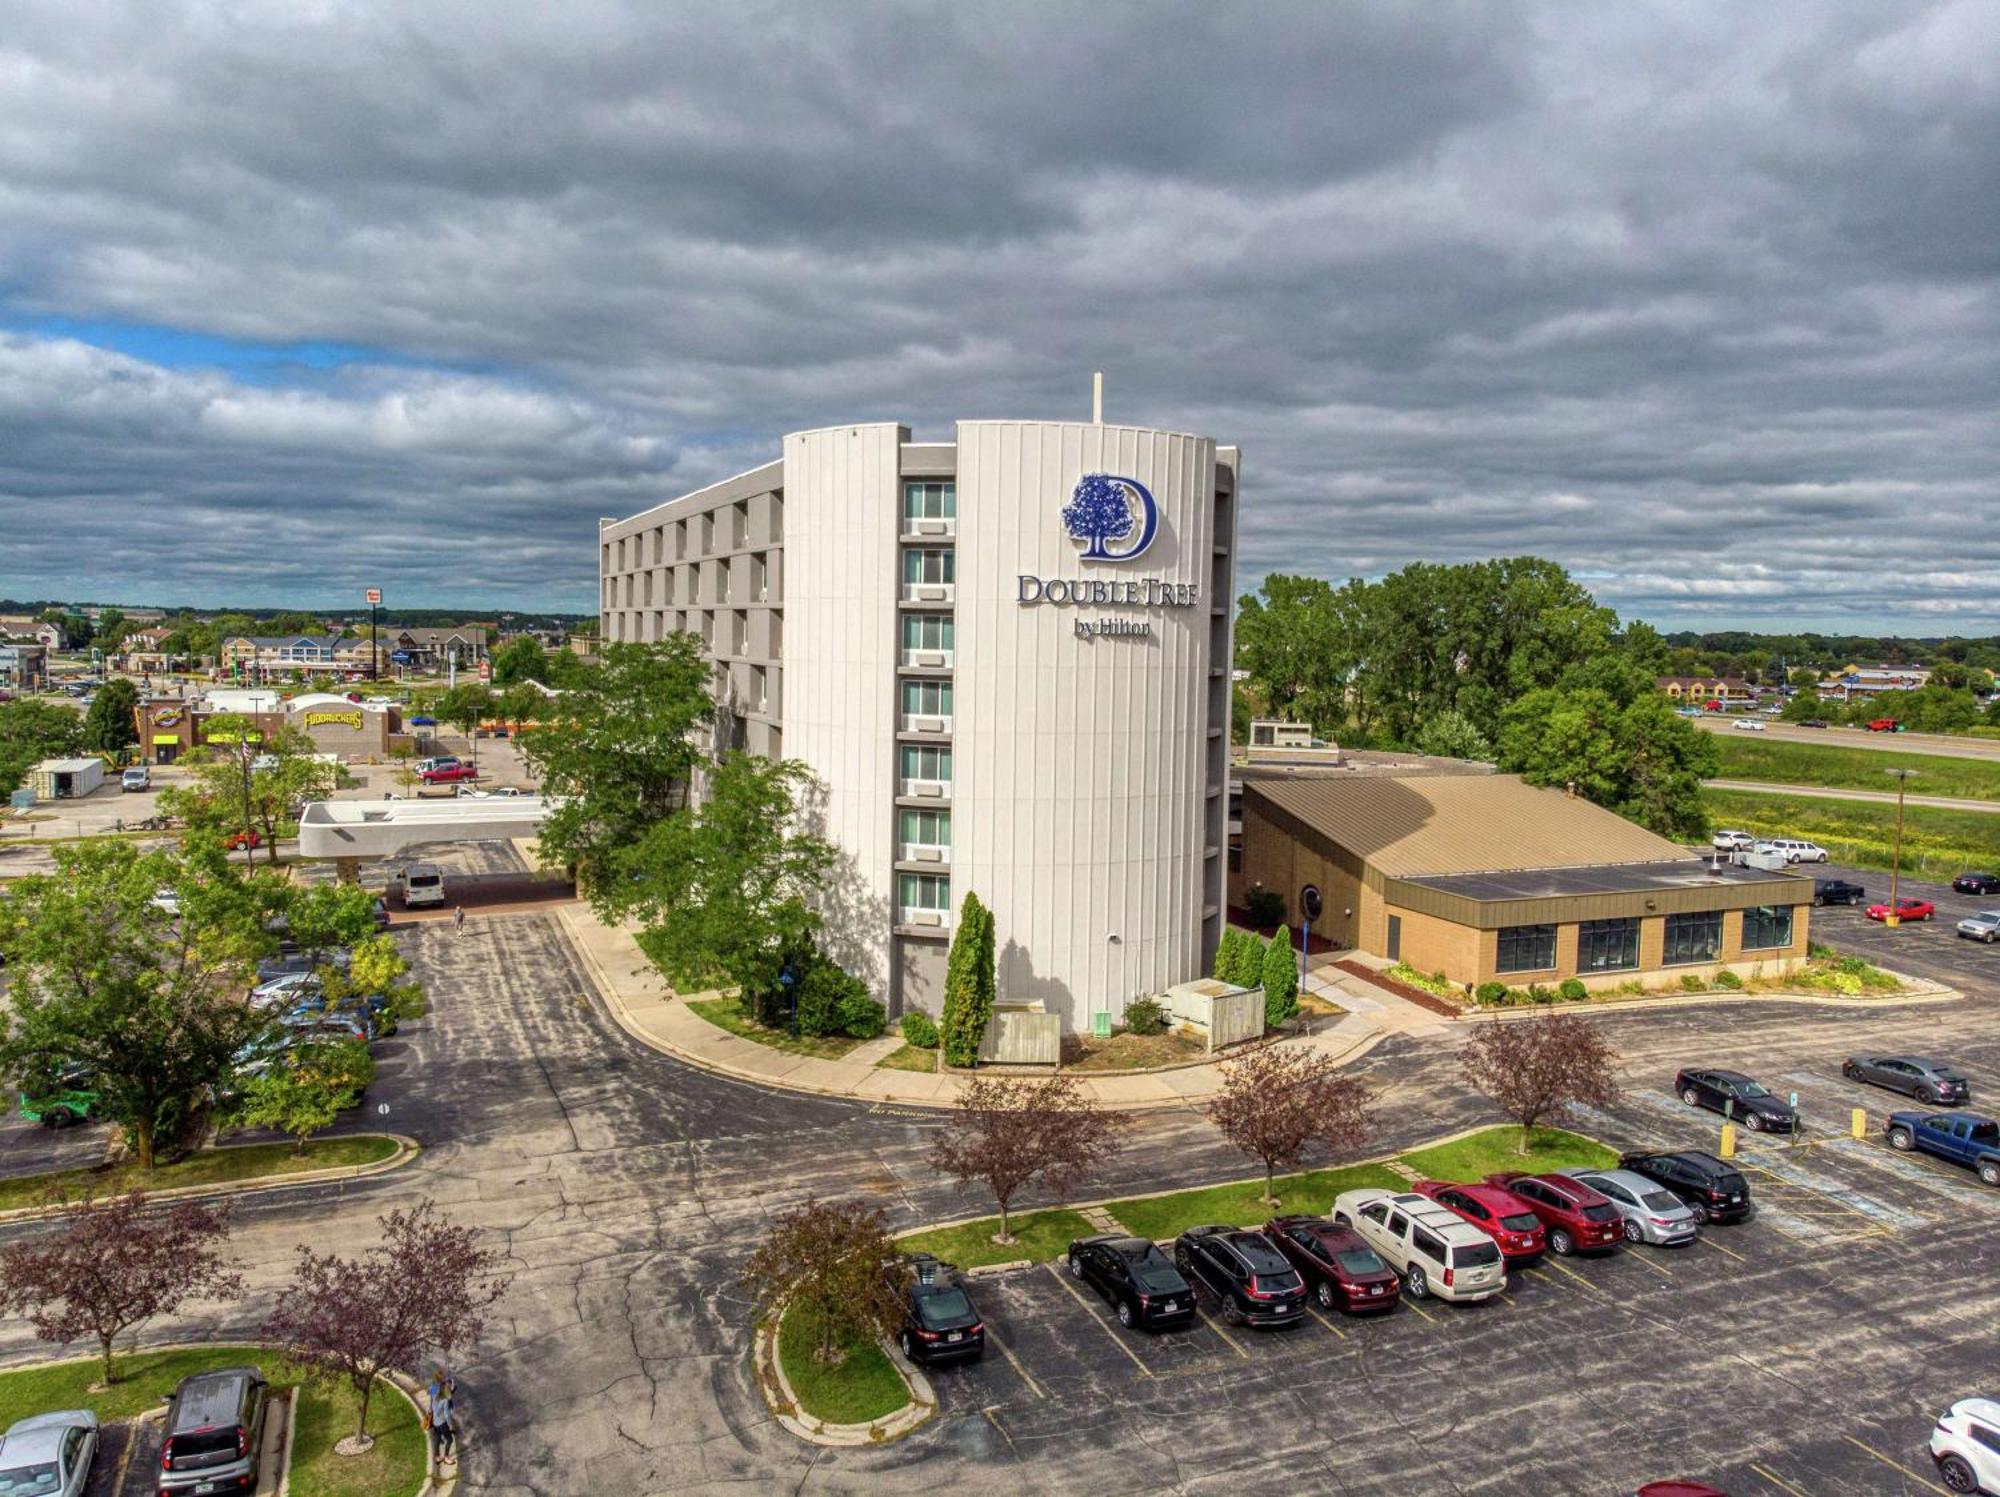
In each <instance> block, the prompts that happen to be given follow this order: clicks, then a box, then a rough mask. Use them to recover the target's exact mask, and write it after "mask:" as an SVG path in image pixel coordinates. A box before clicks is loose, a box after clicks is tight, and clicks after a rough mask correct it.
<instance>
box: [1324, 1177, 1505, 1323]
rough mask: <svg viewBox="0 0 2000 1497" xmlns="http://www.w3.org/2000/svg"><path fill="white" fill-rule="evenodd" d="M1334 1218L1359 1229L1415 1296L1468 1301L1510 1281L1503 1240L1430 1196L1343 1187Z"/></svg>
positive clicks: (1488, 1295)
mask: <svg viewBox="0 0 2000 1497" xmlns="http://www.w3.org/2000/svg"><path fill="white" fill-rule="evenodd" d="M1333 1220H1334V1223H1335V1224H1336V1225H1338V1226H1343V1227H1352V1228H1354V1230H1355V1231H1357V1232H1359V1233H1360V1234H1361V1236H1362V1240H1363V1241H1365V1242H1366V1243H1367V1244H1368V1245H1369V1246H1370V1247H1372V1248H1373V1249H1375V1251H1376V1252H1377V1253H1378V1254H1379V1255H1381V1257H1382V1259H1383V1261H1384V1262H1386V1263H1387V1264H1388V1265H1389V1266H1390V1267H1391V1268H1393V1269H1395V1270H1396V1272H1397V1273H1399V1274H1401V1275H1402V1276H1403V1283H1404V1286H1405V1287H1406V1288H1407V1289H1408V1290H1409V1292H1410V1297H1411V1298H1412V1299H1423V1298H1424V1297H1425V1296H1427V1295H1432V1294H1435V1295H1436V1296H1437V1297H1438V1298H1439V1299H1448V1300H1457V1301H1460V1302H1467V1303H1469V1302H1471V1301H1475V1300H1483V1299H1491V1298H1493V1296H1494V1295H1496V1294H1498V1293H1499V1292H1500V1291H1501V1290H1503V1289H1505V1288H1506V1287H1507V1266H1506V1264H1505V1263H1503V1262H1502V1261H1501V1258H1500V1244H1499V1243H1497V1242H1495V1241H1494V1240H1493V1239H1492V1238H1491V1237H1488V1236H1487V1235H1486V1234H1485V1233H1484V1232H1482V1231H1480V1230H1479V1228H1477V1227H1475V1226H1473V1225H1472V1223H1470V1222H1468V1221H1467V1220H1466V1219H1465V1218H1464V1217H1462V1216H1460V1215H1459V1214H1458V1213H1457V1212H1456V1211H1453V1210H1451V1209H1450V1208H1449V1207H1447V1206H1440V1205H1439V1204H1438V1203H1437V1202H1436V1201H1433V1200H1431V1199H1429V1198H1428V1197H1426V1196H1420V1195H1413V1194H1404V1195H1398V1194H1396V1193H1395V1192H1394V1191H1388V1190H1382V1189H1379V1188H1377V1189H1367V1188H1364V1189H1361V1190H1343V1191H1342V1192H1341V1193H1340V1194H1339V1195H1337V1196H1335V1197H1334V1199H1333Z"/></svg>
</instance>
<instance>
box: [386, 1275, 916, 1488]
mask: <svg viewBox="0 0 2000 1497" xmlns="http://www.w3.org/2000/svg"><path fill="white" fill-rule="evenodd" d="M783 1313H784V1312H783V1311H782V1310H780V1311H779V1312H778V1315H782V1314H783ZM778 1315H774V1316H770V1317H768V1318H766V1319H765V1320H762V1321H760V1322H759V1323H758V1325H757V1336H756V1341H755V1343H754V1345H753V1346H752V1347H751V1352H750V1357H751V1368H752V1371H753V1372H754V1373H755V1374H756V1378H757V1386H758V1387H759V1388H761V1389H762V1390H763V1393H764V1402H765V1403H766V1404H768V1405H769V1406H770V1409H771V1414H772V1416H773V1417H774V1418H776V1419H777V1421H778V1423H779V1424H781V1425H782V1426H784V1428H785V1430H786V1431H787V1432H788V1433H790V1434H793V1435H796V1436H797V1437H798V1438H799V1439H801V1440H805V1441H807V1442H809V1443H811V1444H814V1445H828V1446H833V1447H836V1448H851V1447H853V1446H857V1445H884V1444H887V1443H888V1442H889V1441H891V1440H900V1439H902V1438H903V1437H904V1436H905V1435H907V1434H910V1433H911V1432H912V1431H914V1430H916V1429H917V1428H918V1427H919V1426H921V1425H923V1424H925V1423H927V1422H928V1421H929V1420H930V1418H931V1416H932V1415H934V1414H936V1413H937V1409H938V1400H937V1390H936V1389H934V1388H932V1387H931V1382H930V1379H929V1378H927V1377H925V1376H924V1375H923V1373H922V1372H920V1371H918V1370H917V1368H916V1367H915V1366H914V1365H913V1364H912V1363H911V1362H910V1361H909V1360H908V1359H907V1358H906V1357H904V1355H903V1353H902V1352H901V1351H900V1350H899V1349H898V1348H896V1347H895V1346H893V1345H891V1344H890V1343H889V1342H887V1341H884V1342H882V1343H880V1344H881V1347H882V1351H883V1353H884V1354H885V1355H886V1356H887V1357H888V1358H889V1365H890V1366H891V1367H894V1368H895V1369H896V1372H897V1375H898V1376H900V1377H901V1378H902V1380H903V1386H904V1387H906V1388H907V1389H909V1392H910V1402H908V1403H906V1404H904V1405H903V1406H902V1407H901V1408H900V1409H896V1410H894V1411H892V1412H890V1413H887V1414H884V1415H883V1416H882V1417H881V1418H880V1419H872V1420H870V1421H869V1422H868V1423H866V1424H827V1423H824V1422H822V1421H821V1420H818V1419H815V1418H814V1417H813V1416H812V1415H810V1414H808V1413H806V1412H805V1410H804V1409H803V1408H802V1407H801V1406H800V1404H799V1399H798V1394H797V1393H795V1392H793V1391H792V1385H791V1382H790V1380H789V1379H788V1378H786V1376H785V1368H784V1364H783V1362H782V1361H781V1360H780V1359H779V1357H778ZM774 1390H775V1393H776V1396H775V1397H774V1396H773V1392H774ZM419 1497H422V1494H421V1493H420V1494H419Z"/></svg>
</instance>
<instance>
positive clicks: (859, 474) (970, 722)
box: [598, 421, 1239, 1030]
mask: <svg viewBox="0 0 2000 1497" xmlns="http://www.w3.org/2000/svg"><path fill="white" fill-rule="evenodd" d="M1238 496H1239V487H1238V457H1237V453H1236V451H1235V449H1233V448H1230V447H1218V446H1217V445H1216V443H1215V442H1214V441H1213V440H1212V439H1210V438H1207V437H1199V436H1190V435H1186V434H1182V433H1176V432H1167V431H1154V430H1148V429H1143V428H1138V427H1129V426H1106V425H1099V424H1095V423H1068V422H1032V421H1029V422H1021V421H965V422H960V423H959V424H958V425H957V427H956V430H955V440H953V441H950V442H912V441H911V440H910V433H909V430H908V429H907V428H906V427H902V426H899V425H894V424H876V425H861V426H841V427H833V428H829V429H826V430H822V431H810V432H800V433H795V434H793V435H791V436H788V437H786V438H785V440H784V446H783V453H782V456H781V457H780V459H779V460H778V461H776V462H772V463H769V464H767V465H765V466H764V467H761V468H757V469H754V470H752V471H750V472H748V473H743V474H740V475H738V476H737V477H734V478H731V479H727V480H725V481H723V482H721V483H718V484H715V485H713V486H711V487H709V488H706V489H702V490H700V491H698V492H696V493H692V494H688V495H685V496H683V497H681V498H678V499H675V500H672V501H670V502H668V503H666V504H663V505H660V506H659V507H657V508H655V509H650V510H647V511H646V512H644V513H642V514H638V515H634V516H632V517H631V518H629V519H623V520H605V521H603V522H601V523H600V527H599V534H598V565H599V574H600V579H601V587H602V591H601V597H600V607H601V616H600V628H601V631H602V634H603V637H604V639H605V640H606V641H607V642H615V641H624V640H658V639H662V638H664V637H665V636H666V635H668V634H669V633H671V632H674V631H676V630H680V631H687V632H690V633H693V634H696V635H698V636H699V637H700V638H701V640H702V642H703V645H704V647H705V648H706V650H707V652H708V654H709V655H710V657H711V658H712V659H713V660H714V662H715V670H716V679H717V696H718V703H719V707H720V711H719V714H718V720H717V727H716V739H715V746H716V747H717V748H718V749H730V748H740V749H746V750H748V751H750V752H753V753H758V754H764V755H768V756H770V757H773V758H780V757H785V758H793V759H798V760H801V761H803V762H804V763H805V764H806V765H807V766H808V767H809V768H810V769H812V770H813V772H814V773H815V774H816V775H817V776H818V778H819V780H820V781H821V783H822V785H823V787H824V794H823V797H822V799H821V800H820V802H819V803H817V804H815V806H814V807H813V814H814V815H815V817H816V818H817V819H818V822H819V824H820V825H821V826H822V827H823V829H824V832H825V834H826V835H828V836H829V837H830V838H831V840H832V841H833V842H834V843H835V844H836V846H837V847H838V848H839V850H840V854H841V858H840V866H839V868H838V870H837V872H836V876H835V880H834V884H833V886H832V887H831V888H830V889H829V891H828V894H827V898H826V913H827V942H828V945H829V948H830V949H831V950H832V952H833V954H834V955H835V956H836V957H837V958H838V959H839V960H841V961H842V962H843V964H845V965H846V966H847V967H848V968H849V970H851V971H853V972H854V973H855V974H856V975H857V976H860V977H861V978H863V979H864V980H865V981H867V982H868V983H869V984H870V986H871V987H872V988H874V990H875V991H876V992H877V993H878V995H879V996H881V997H883V998H884V999H885V1001H886V1002H887V1003H888V1005H889V1008H890V1012H891V1014H892V1015H893V1014H895V1013H899V1012H902V1011H904V1010H909V1009H923V1010H927V1011H929V1012H933V1013H935V1012H936V1011H937V1010H938V1008H939V1006H940V1003H941V999H942V988H943V979H944V967H945V953H946V946H947V943H948V941H949V939H950V936H951V931H952V925H953V922H954V920H955V918H956V912H957V909H958V907H959V905H960V903H961V901H962V900H963V898H964V896H965V895H966V894H968V893H975V892H976V893H977V894H978V895H979V897H980V899H981V900H982V901H983V902H985V903H986V904H987V905H989V906H990V907H991V908H992V909H993V911H994V916H995V920H996V924H997V945H998V966H999V987H1000V996H1001V1000H1002V1001H1003V1002H1004V1003H1011V1004H1018V1005H1026V1006H1033V1005H1039V1006H1040V1007H1041V1008H1042V1009H1043V1010H1044V1011H1047V1012H1054V1013H1059V1014H1060V1015H1061V1016H1062V1020H1063V1024H1064V1026H1065V1027H1067V1028H1070V1029H1078V1030H1080V1029H1085V1028H1087V1027H1089V1025H1090V1023H1091V1015H1092V1014H1094V1013H1105V1012H1108V1013H1110V1014H1111V1015H1113V1016H1114V1017H1115V1016H1117V1015H1118V1014H1120V1013H1122V1012H1123V1009H1124V1006H1125V1004H1126V1003H1127V1002H1128V1001H1130V1000H1131V999H1133V998H1135V997H1139V996H1142V995H1149V994H1154V993H1159V992H1163V991H1165V990H1166V989H1167V988H1169V987H1171V986H1173V985H1174V984H1176V983H1179V982H1183V981H1186V980H1187V979H1189V978H1194V977H1199V976H1201V975H1203V974H1205V973H1206V972H1207V970H1208V967H1209V962H1210V957H1211V955H1212V953H1213V951H1214V948H1215V945H1216V942H1217V941H1218V940H1219V938H1220V936H1221V930H1222V919H1223V910H1222V905H1223V877H1224V868H1223V863H1224V857H1223V853H1224V847H1225V821H1224V817H1225V809H1226V807H1225V802H1226V794H1225V786H1226V782H1227V772H1228V742H1227V728H1228V723H1229V672H1228V665H1229V661H1230V658H1231V656H1230V611H1229V606H1230V600H1231V598H1232V595H1233V583H1234V562H1233V547H1234V544H1235V535H1236V506H1237V503H1238Z"/></svg>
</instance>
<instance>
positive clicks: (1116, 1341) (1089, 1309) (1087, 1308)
mask: <svg viewBox="0 0 2000 1497" xmlns="http://www.w3.org/2000/svg"><path fill="white" fill-rule="evenodd" d="M1042 1266H1043V1267H1044V1268H1046V1269H1048V1271H1049V1277H1050V1278H1052V1279H1054V1280H1055V1281H1056V1282H1057V1283H1058V1284H1060V1285H1062V1286H1063V1289H1064V1290H1065V1291H1066V1292H1067V1293H1068V1294H1069V1297H1070V1298H1071V1299H1073V1300H1075V1301H1076V1302H1077V1303H1078V1304H1079V1305H1082V1306H1083V1313H1084V1314H1086V1315H1088V1316H1089V1317H1090V1318H1091V1320H1092V1321H1093V1322H1094V1323H1095V1324H1096V1326H1097V1328H1098V1329H1099V1330H1101V1331H1103V1332H1104V1334H1105V1335H1107V1336H1109V1337H1110V1338H1111V1344H1112V1345H1113V1346H1115V1347H1117V1348H1118V1349H1119V1350H1120V1351H1122V1352H1124V1353H1125V1355H1126V1356H1128V1357H1130V1358H1131V1359H1132V1365H1133V1366H1134V1367H1136V1368H1138V1369H1139V1376H1141V1377H1151V1376H1152V1375H1153V1369H1152V1368H1150V1367H1148V1366H1147V1365H1146V1364H1145V1363H1144V1362H1142V1361H1140V1360H1139V1354H1138V1353H1137V1352H1136V1351H1134V1350H1132V1348H1131V1347H1129V1346H1127V1345H1126V1344H1125V1343H1124V1341H1123V1340H1122V1339H1120V1337H1119V1335H1118V1333H1117V1332H1116V1331H1114V1330H1112V1329H1111V1327H1110V1326H1109V1325H1107V1324H1106V1323H1105V1320H1104V1317H1103V1316H1102V1315H1099V1314H1098V1313H1097V1310H1096V1308H1095V1307H1094V1306H1093V1305H1092V1304H1091V1303H1090V1301H1089V1300H1087V1299H1085V1298H1084V1297H1083V1296H1082V1295H1081V1294H1079V1293H1078V1292H1077V1288H1076V1286H1075V1285H1074V1284H1072V1283H1070V1281H1069V1280H1068V1279H1065V1278H1064V1277H1063V1276H1062V1275H1061V1274H1060V1273H1057V1272H1056V1267H1055V1265H1054V1264H1053V1263H1045V1264H1043V1265H1042Z"/></svg>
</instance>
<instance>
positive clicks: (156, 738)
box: [153, 733, 181, 744]
mask: <svg viewBox="0 0 2000 1497" xmlns="http://www.w3.org/2000/svg"><path fill="white" fill-rule="evenodd" d="M180 741H181V740H180V737H179V735H178V734H174V733H155V734H154V735H153V742H154V743H155V744H161V743H179V742H180Z"/></svg>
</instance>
